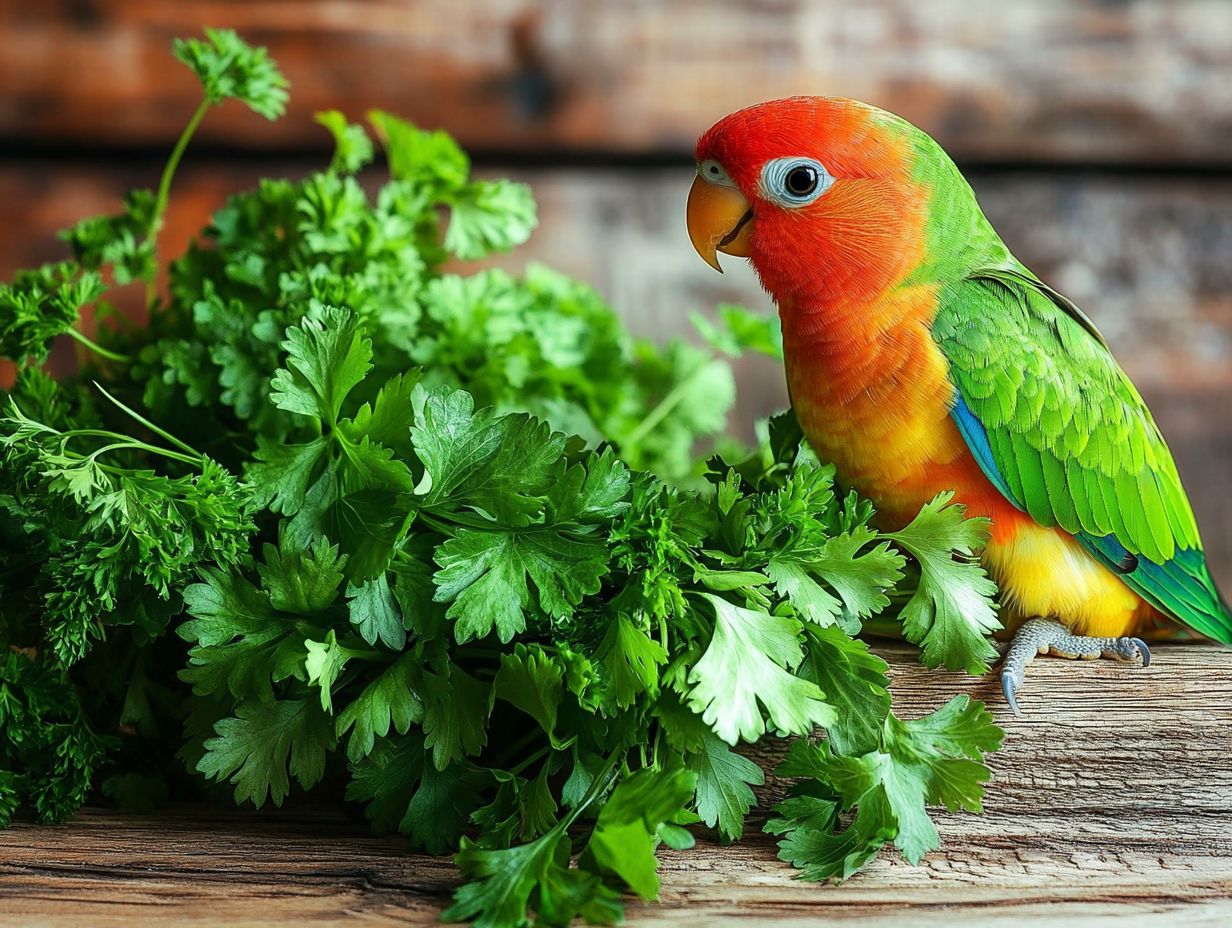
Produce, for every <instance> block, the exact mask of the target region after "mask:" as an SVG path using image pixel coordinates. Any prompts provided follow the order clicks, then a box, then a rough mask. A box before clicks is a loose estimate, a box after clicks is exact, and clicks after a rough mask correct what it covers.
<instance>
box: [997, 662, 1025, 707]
mask: <svg viewBox="0 0 1232 928" xmlns="http://www.w3.org/2000/svg"><path fill="white" fill-rule="evenodd" d="M1021 683H1022V681H1021V680H1019V679H1017V678H1016V677H1015V675H1014V672H1013V671H1012V670H1003V671H1001V692H1003V693H1004V694H1005V701H1006V703H1008V704H1009V707H1010V711H1011V712H1013V713H1014V718H1018V719H1020V718H1022V713H1021V712H1020V711H1019V710H1018V699H1017V698H1016V697H1015V694H1016V693H1017V692H1018V687H1019V685H1020V684H1021Z"/></svg>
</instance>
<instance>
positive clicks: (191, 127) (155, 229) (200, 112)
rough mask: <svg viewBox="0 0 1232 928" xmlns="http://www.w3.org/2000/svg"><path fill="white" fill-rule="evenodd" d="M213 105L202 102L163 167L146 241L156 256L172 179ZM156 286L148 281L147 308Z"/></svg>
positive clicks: (150, 304)
mask: <svg viewBox="0 0 1232 928" xmlns="http://www.w3.org/2000/svg"><path fill="white" fill-rule="evenodd" d="M212 105H213V104H212V103H211V102H210V99H209V98H208V97H206V98H205V99H204V100H202V101H201V103H200V104H199V105H198V106H197V109H196V111H195V112H194V113H193V114H192V118H191V119H189V120H188V125H186V126H185V127H184V131H183V132H181V133H180V137H179V138H178V139H177V140H176V143H175V148H173V149H171V154H170V155H169V156H168V157H167V163H166V164H165V165H164V166H163V176H162V177H161V178H160V179H159V181H158V195H157V197H156V198H155V200H154V215H153V216H152V217H151V219H150V234H149V236H148V238H147V239H146V241H148V242H149V243H150V248H151V250H152V251H154V253H155V254H156V255H157V250H156V246H157V245H158V233H159V231H161V229H162V226H163V214H164V213H165V212H166V211H167V199H168V197H170V196H171V179H172V178H173V177H174V176H175V171H176V168H178V167H179V166H180V159H181V158H183V157H184V150H185V149H186V148H188V142H189V140H190V139H192V137H193V135H195V134H196V132H197V127H198V126H200V125H201V120H202V119H204V118H205V114H206V113H208V112H209V109H210V107H211V106H212ZM155 286H156V282H155V280H154V279H153V278H151V279H150V280H148V281H146V284H145V302H146V305H147V306H152V305H153V303H154V288H155Z"/></svg>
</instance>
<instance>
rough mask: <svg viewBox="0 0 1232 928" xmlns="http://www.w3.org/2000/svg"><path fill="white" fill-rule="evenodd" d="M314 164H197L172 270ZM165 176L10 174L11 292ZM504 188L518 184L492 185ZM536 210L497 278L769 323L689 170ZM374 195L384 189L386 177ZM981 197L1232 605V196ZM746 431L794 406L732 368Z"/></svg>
mask: <svg viewBox="0 0 1232 928" xmlns="http://www.w3.org/2000/svg"><path fill="white" fill-rule="evenodd" d="M311 166H312V164H311V163H305V162H301V161H281V162H279V161H265V162H261V163H254V164H251V165H250V164H224V165H218V164H211V163H203V162H200V161H193V160H191V156H190V160H189V161H188V162H187V163H186V164H185V166H184V168H183V170H182V173H181V176H180V178H179V179H178V180H177V183H176V187H175V190H174V194H173V196H172V210H171V214H170V216H169V220H168V225H167V228H166V230H165V232H164V235H163V243H164V244H165V245H166V253H168V254H176V253H178V252H179V250H180V249H182V248H183V246H184V245H185V243H186V242H187V240H188V238H189V236H190V235H191V234H192V233H193V232H194V231H195V230H197V229H199V228H200V227H201V225H202V224H203V223H204V222H205V221H206V219H207V218H208V216H209V214H210V212H211V211H212V210H213V209H214V208H215V207H216V206H217V205H218V204H219V203H220V202H221V201H222V199H223V197H224V196H225V195H226V194H227V193H229V192H231V191H235V190H239V189H244V188H245V187H247V186H250V185H252V184H253V183H255V181H256V178H257V177H259V176H262V175H263V174H271V175H290V176H296V175H299V174H302V173H303V172H305V171H306V170H308V169H310V167H311ZM157 170H158V166H157V165H155V164H152V163H151V164H148V165H144V166H143V165H124V166H115V167H94V166H75V165H69V164H58V165H55V166H54V167H52V168H49V167H47V166H45V165H36V164H26V163H21V162H17V163H10V164H0V203H4V204H5V209H6V219H7V221H6V222H5V223H3V224H0V279H4V278H5V277H6V276H7V275H9V274H11V273H12V271H13V270H15V269H16V268H19V267H26V266H30V265H32V264H37V263H38V262H41V261H46V260H52V259H55V258H58V257H62V256H63V254H64V251H63V247H62V245H61V244H60V243H59V242H57V241H56V240H55V238H54V230H56V229H57V228H60V227H62V226H65V225H68V224H70V223H71V222H73V221H75V220H76V219H78V218H80V217H81V216H83V215H89V214H92V213H96V212H106V211H110V210H114V209H115V208H117V206H118V204H119V200H120V197H121V195H122V193H123V191H124V190H125V189H126V188H128V187H130V186H133V185H143V184H148V183H150V181H151V179H152V178H153V177H154V176H155V175H156V174H157ZM492 173H496V174H506V173H510V172H507V171H503V170H495V169H494V170H493V171H492ZM512 173H514V174H516V176H519V177H521V178H522V179H525V180H528V181H529V182H530V183H531V184H532V185H533V186H534V188H535V192H536V195H537V196H538V199H539V202H540V207H541V209H540V212H541V223H540V227H539V230H538V231H537V232H536V233H535V235H534V236H533V237H532V238H531V240H530V242H529V243H527V245H526V246H524V247H523V248H521V249H519V250H518V251H517V253H516V254H514V255H512V256H510V257H509V258H507V259H504V260H503V261H501V262H500V263H502V264H504V265H506V266H508V267H513V268H519V267H521V266H523V265H524V264H525V263H526V262H527V261H544V262H546V263H548V264H550V265H552V266H553V267H557V268H559V269H560V270H562V271H565V272H567V273H569V274H572V275H574V276H576V277H578V278H580V279H583V280H587V281H590V282H591V283H593V284H594V285H595V286H596V287H597V289H598V290H599V291H600V292H601V293H603V294H604V295H605V296H606V297H607V298H608V299H609V300H610V301H611V303H612V305H613V306H614V307H615V308H616V310H617V311H618V312H619V313H620V314H621V315H622V316H623V317H624V318H625V319H626V320H627V321H628V323H629V325H630V327H631V328H632V329H633V331H634V332H636V333H638V334H639V335H643V336H646V337H649V338H656V339H662V338H666V337H669V336H672V335H684V336H688V335H689V334H690V332H691V329H692V326H691V324H690V322H689V315H690V314H691V313H693V312H703V313H704V312H709V311H710V310H711V309H712V308H713V307H714V306H715V305H716V304H717V303H719V302H722V301H734V302H741V303H744V304H746V305H748V306H750V307H752V308H754V309H759V310H764V311H767V312H769V311H771V308H770V304H769V300H768V299H767V297H766V295H765V294H764V293H763V292H762V290H761V288H760V287H759V286H758V284H757V281H756V279H755V278H754V276H753V274H752V273H751V272H749V271H748V270H747V269H746V268H745V267H743V266H742V263H741V262H739V261H737V260H734V259H733V260H729V261H728V262H727V264H728V272H727V273H726V274H724V275H719V274H715V273H714V272H713V271H712V270H711V269H710V268H709V267H707V266H706V265H705V264H704V263H702V262H701V261H700V260H698V258H697V256H696V255H695V254H694V253H693V251H692V249H691V248H690V247H689V244H688V240H687V238H686V237H685V234H684V219H683V217H684V199H685V195H686V191H687V189H688V185H689V169H688V168H687V167H684V166H682V167H681V168H679V169H670V168H663V169H645V170H631V169H625V170H605V169H593V168H592V169H569V170H555V171H553V170H520V171H516V172H512ZM370 180H371V181H373V182H375V181H376V177H375V175H373V176H372V177H370ZM972 180H973V182H974V184H975V187H976V190H977V192H978V194H979V196H980V198H981V202H982V203H983V204H984V207H985V210H986V212H987V213H988V215H989V217H990V218H991V219H992V221H993V223H994V225H996V227H997V228H998V229H999V230H1000V231H1001V233H1002V235H1003V236H1004V238H1005V240H1006V241H1007V243H1009V245H1010V247H1011V248H1013V249H1014V250H1015V252H1016V253H1017V254H1018V255H1019V256H1020V257H1021V258H1022V259H1023V260H1024V261H1025V262H1026V263H1027V264H1028V265H1029V266H1031V267H1032V268H1034V269H1035V270H1036V271H1037V272H1038V273H1040V274H1041V275H1042V276H1043V277H1044V279H1046V280H1048V281H1050V282H1051V283H1053V284H1054V285H1056V286H1057V287H1059V288H1060V289H1061V290H1062V291H1064V292H1065V293H1066V294H1068V295H1069V296H1071V297H1072V298H1073V299H1075V300H1076V301H1077V302H1078V303H1079V304H1080V305H1082V306H1083V307H1084V308H1085V309H1086V310H1087V311H1088V313H1089V314H1090V315H1091V317H1092V318H1093V319H1094V320H1095V321H1096V323H1097V324H1098V325H1099V326H1100V327H1101V328H1102V329H1103V330H1104V332H1105V334H1106V335H1107V336H1108V338H1109V340H1110V341H1111V343H1112V345H1113V347H1114V349H1115V350H1116V352H1117V355H1118V357H1119V358H1120V359H1121V361H1122V363H1123V364H1124V365H1125V367H1126V369H1127V370H1128V371H1129V373H1130V375H1131V376H1132V377H1133V379H1134V381H1135V382H1136V383H1137V384H1138V386H1139V387H1140V389H1141V390H1142V392H1143V394H1144V395H1145V396H1146V398H1147V401H1148V402H1149V403H1150V404H1151V407H1152V409H1153V410H1154V412H1155V415H1156V418H1157V419H1158V421H1159V423H1160V426H1161V428H1162V429H1163V431H1164V434H1165V435H1166V436H1167V438H1168V440H1169V441H1170V443H1171V445H1172V448H1173V451H1174V453H1175V454H1176V457H1177V459H1178V462H1179V465H1180V468H1181V473H1182V476H1183V477H1184V479H1185V482H1186V486H1187V487H1188V488H1189V491H1190V494H1191V496H1192V497H1193V499H1194V502H1195V508H1196V509H1197V511H1198V518H1199V522H1200V523H1201V525H1202V529H1203V533H1204V538H1205V540H1206V544H1207V549H1208V552H1209V555H1210V559H1211V562H1212V565H1213V569H1214V571H1215V574H1216V577H1217V578H1218V579H1219V580H1220V581H1221V582H1222V584H1223V586H1224V588H1225V589H1232V494H1230V493H1229V492H1228V491H1227V484H1228V473H1229V468H1230V467H1232V404H1229V403H1228V402H1227V397H1228V396H1229V393H1230V391H1232V262H1230V261H1229V260H1228V256H1229V255H1232V180H1227V179H1220V180H1216V179H1210V178H1208V179H1202V180H1197V181H1194V180H1184V179H1180V178H1169V179H1150V178H1143V177H1126V176H1121V177H1115V176H1113V177H1109V176H1100V175H1087V174H1080V175H1073V176H1064V177H1056V176H1051V175H1048V174H1038V173H1023V174H997V173H994V174H979V173H976V174H974V175H973V177H972ZM736 367H737V376H738V380H739V385H740V388H739V391H738V406H737V409H736V411H735V414H734V415H733V419H732V422H733V427H734V428H735V430H736V431H737V432H738V433H739V434H741V435H743V436H744V437H746V438H749V437H751V435H752V423H753V422H754V420H755V419H756V418H758V417H763V416H765V415H767V414H769V413H770V412H773V411H775V410H778V409H781V408H782V407H783V406H784V405H786V391H785V389H784V386H783V375H782V370H781V368H780V365H778V364H777V363H776V362H774V361H771V360H768V359H765V358H745V359H741V360H739V361H737V362H736Z"/></svg>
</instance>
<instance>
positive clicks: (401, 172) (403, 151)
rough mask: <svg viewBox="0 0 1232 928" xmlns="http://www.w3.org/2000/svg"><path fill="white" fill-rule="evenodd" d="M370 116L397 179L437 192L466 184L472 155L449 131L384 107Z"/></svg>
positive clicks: (456, 188)
mask: <svg viewBox="0 0 1232 928" xmlns="http://www.w3.org/2000/svg"><path fill="white" fill-rule="evenodd" d="M368 119H369V121H370V122H371V123H372V125H373V126H375V127H376V130H377V134H378V135H380V137H381V141H382V142H384V144H385V156H386V158H388V160H389V173H390V174H391V175H392V176H393V177H394V179H395V180H400V181H410V182H412V183H415V184H417V185H422V186H424V187H427V188H428V189H430V190H431V191H432V192H433V193H434V194H435V195H437V196H444V195H448V194H452V193H454V192H455V191H457V190H460V189H461V188H462V187H463V185H465V183H466V180H467V177H468V176H469V174H470V169H471V165H470V159H469V158H467V157H466V155H465V153H464V152H463V151H462V149H460V148H459V147H458V144H457V142H455V141H454V140H453V139H451V138H450V137H449V135H448V133H445V132H441V131H439V130H438V131H435V132H431V131H428V130H426V129H420V128H418V127H417V126H415V125H412V124H411V123H409V122H407V121H406V120H404V119H399V118H398V117H396V116H392V115H390V114H389V113H385V112H382V111H381V110H372V111H371V112H369V113H368Z"/></svg>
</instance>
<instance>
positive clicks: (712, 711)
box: [688, 593, 835, 744]
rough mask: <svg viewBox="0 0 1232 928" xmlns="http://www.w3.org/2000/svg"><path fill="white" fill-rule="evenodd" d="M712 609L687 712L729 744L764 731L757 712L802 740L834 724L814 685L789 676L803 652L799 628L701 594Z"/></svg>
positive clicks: (754, 737) (831, 711)
mask: <svg viewBox="0 0 1232 928" xmlns="http://www.w3.org/2000/svg"><path fill="white" fill-rule="evenodd" d="M702 595H703V598H705V599H706V600H708V601H709V602H710V604H711V605H712V606H713V607H714V613H715V625H714V635H713V637H712V638H711V640H710V646H709V647H708V648H707V649H706V653H705V654H703V655H702V657H701V659H700V660H699V661H698V662H697V663H696V664H695V665H694V666H693V669H692V671H690V673H689V677H688V680H689V682H690V683H692V684H694V686H693V689H692V690H690V691H689V706H690V708H692V709H693V711H694V712H697V713H698V714H700V715H702V717H703V719H704V720H705V722H706V724H708V725H709V726H710V727H711V728H712V729H714V732H715V734H717V735H718V736H719V737H720V738H722V739H723V740H724V741H726V742H727V743H728V744H735V743H736V742H737V741H738V740H740V739H741V738H743V739H745V740H746V741H756V740H757V739H758V738H759V737H761V735H762V734H764V733H765V731H766V721H765V719H764V718H763V717H762V713H761V708H759V704H760V706H764V707H765V709H766V713H767V715H768V716H769V718H770V721H771V723H772V724H773V725H774V727H775V728H777V729H778V730H780V731H783V732H787V733H790V734H797V735H804V734H808V733H809V732H811V731H812V730H813V727H814V726H815V725H829V724H830V723H831V722H832V721H834V718H835V714H834V708H833V706H830V705H828V704H827V703H826V702H825V701H824V699H825V697H824V694H823V693H822V691H821V690H820V689H818V687H817V684H815V683H810V682H809V681H807V680H804V679H801V678H800V677H797V676H795V675H794V674H792V673H791V668H794V667H795V666H796V665H797V664H799V663H800V660H801V658H802V657H803V651H802V649H801V647H800V642H799V640H798V638H797V635H798V634H799V632H800V623H798V622H796V621H794V620H792V619H789V618H786V617H784V616H775V615H769V614H767V613H764V612H757V611H754V610H752V609H744V608H741V607H740V606H736V605H733V604H732V603H730V602H728V601H727V600H725V599H722V598H720V597H718V596H714V595H713V594H710V593H706V594H702Z"/></svg>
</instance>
